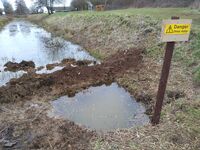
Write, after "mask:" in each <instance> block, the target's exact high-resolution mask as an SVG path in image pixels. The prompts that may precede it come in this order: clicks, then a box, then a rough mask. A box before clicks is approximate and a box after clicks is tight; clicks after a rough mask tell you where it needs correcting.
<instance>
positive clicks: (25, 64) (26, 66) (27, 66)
mask: <svg viewBox="0 0 200 150" xmlns="http://www.w3.org/2000/svg"><path fill="white" fill-rule="evenodd" d="M4 67H6V68H5V69H4V70H5V71H11V72H17V71H20V70H23V71H28V70H33V69H35V63H34V62H33V61H24V60H23V61H22V62H20V63H15V62H11V61H9V62H7V63H6V64H5V65H4Z"/></svg>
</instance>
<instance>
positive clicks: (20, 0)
mask: <svg viewBox="0 0 200 150" xmlns="http://www.w3.org/2000/svg"><path fill="white" fill-rule="evenodd" d="M1 1H2V4H3V7H4V9H1V10H0V14H3V11H4V12H5V14H7V15H13V14H17V15H24V14H28V13H29V9H28V8H27V6H26V3H25V1H24V0H16V1H15V5H16V9H15V10H14V9H13V6H12V5H11V4H10V2H9V1H7V0H1Z"/></svg>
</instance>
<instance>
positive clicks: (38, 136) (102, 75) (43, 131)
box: [0, 49, 143, 150]
mask: <svg viewBox="0 0 200 150" xmlns="http://www.w3.org/2000/svg"><path fill="white" fill-rule="evenodd" d="M142 52H143V51H142V50H140V49H130V50H126V51H121V52H118V53H117V54H115V55H113V56H111V57H110V58H108V59H106V60H105V61H104V62H103V63H101V64H97V65H94V66H88V64H89V63H90V62H77V63H78V64H79V65H77V67H72V66H71V65H70V64H72V63H73V62H74V61H73V60H71V61H70V60H63V61H62V64H64V63H65V68H64V69H62V70H60V71H56V72H54V73H52V74H41V75H38V74H35V73H33V72H32V73H28V74H27V75H23V76H22V77H21V78H19V79H13V80H11V81H10V82H9V83H8V84H7V85H6V86H3V87H1V88H0V103H1V106H0V116H1V117H0V122H1V123H0V148H1V149H69V150H79V149H81V150H84V149H85V150H88V149H92V148H91V145H90V144H89V143H90V141H92V140H93V139H96V137H97V136H98V134H97V133H96V132H94V131H89V130H87V129H85V128H84V127H81V126H79V125H76V124H74V123H72V122H70V121H67V120H62V119H59V118H50V117H49V116H48V115H47V114H46V113H47V110H49V109H50V106H48V105H49V104H48V103H46V101H48V100H53V99H54V98H56V97H59V96H61V95H69V96H73V95H74V94H75V93H77V92H79V91H80V90H82V89H85V88H88V87H90V86H96V85H102V84H111V83H112V82H114V81H115V80H116V78H118V77H120V76H123V75H124V74H125V73H126V71H127V70H129V69H131V70H134V72H135V74H137V72H138V71H139V70H140V69H141V68H142V67H143V57H142ZM86 64H87V65H86Z"/></svg>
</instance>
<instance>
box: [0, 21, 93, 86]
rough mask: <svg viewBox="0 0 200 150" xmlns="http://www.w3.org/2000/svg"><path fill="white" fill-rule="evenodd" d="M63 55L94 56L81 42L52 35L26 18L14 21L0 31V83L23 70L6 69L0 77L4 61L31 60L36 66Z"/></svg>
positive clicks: (86, 57) (49, 62)
mask: <svg viewBox="0 0 200 150" xmlns="http://www.w3.org/2000/svg"><path fill="white" fill-rule="evenodd" d="M64 58H72V59H75V60H95V59H94V58H93V57H92V56H90V55H89V53H88V52H86V51H85V50H84V49H82V48H81V47H80V46H78V45H75V44H72V43H71V42H68V41H65V40H63V39H62V38H58V37H54V36H52V34H51V33H49V32H47V31H45V30H44V29H42V28H41V27H39V26H37V25H34V24H32V23H30V22H26V21H20V20H19V21H13V22H11V23H10V24H8V25H7V26H5V27H4V28H3V29H2V30H1V31H0V86H1V85H3V84H5V81H9V80H8V79H9V78H10V79H11V78H14V77H16V74H17V76H18V77H20V76H21V74H22V73H15V74H14V75H13V73H10V72H7V73H6V74H9V73H10V74H9V75H8V77H7V79H6V80H5V77H3V75H2V72H3V65H4V64H5V63H6V62H8V61H12V62H18V63H19V62H21V61H22V60H25V61H33V62H34V63H35V65H36V67H39V66H45V65H47V64H52V63H57V62H60V61H61V60H62V59H64Z"/></svg>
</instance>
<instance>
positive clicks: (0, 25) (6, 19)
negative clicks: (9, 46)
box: [0, 16, 11, 29]
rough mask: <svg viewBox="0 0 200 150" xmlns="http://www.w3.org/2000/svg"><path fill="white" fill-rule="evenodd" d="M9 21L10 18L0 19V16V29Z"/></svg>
mask: <svg viewBox="0 0 200 150" xmlns="http://www.w3.org/2000/svg"><path fill="white" fill-rule="evenodd" d="M10 20H11V18H8V17H1V16H0V29H1V28H2V27H3V26H5V25H6V24H7V23H8V22H9V21H10Z"/></svg>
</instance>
